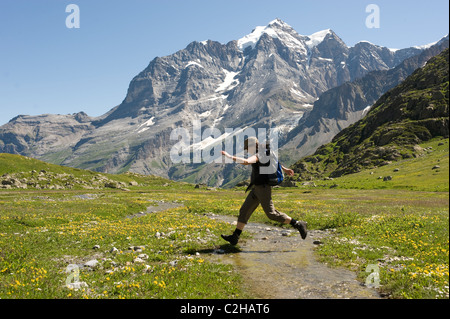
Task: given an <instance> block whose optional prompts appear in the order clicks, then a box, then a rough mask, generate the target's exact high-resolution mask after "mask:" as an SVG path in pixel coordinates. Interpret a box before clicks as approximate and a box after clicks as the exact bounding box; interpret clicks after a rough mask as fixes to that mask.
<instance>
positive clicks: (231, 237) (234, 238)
mask: <svg viewBox="0 0 450 319" xmlns="http://www.w3.org/2000/svg"><path fill="white" fill-rule="evenodd" d="M220 236H221V237H222V238H223V239H225V240H226V241H227V242H229V243H230V244H231V245H233V246H235V245H237V243H238V241H239V236H238V235H236V234H234V233H233V234H232V235H220Z"/></svg>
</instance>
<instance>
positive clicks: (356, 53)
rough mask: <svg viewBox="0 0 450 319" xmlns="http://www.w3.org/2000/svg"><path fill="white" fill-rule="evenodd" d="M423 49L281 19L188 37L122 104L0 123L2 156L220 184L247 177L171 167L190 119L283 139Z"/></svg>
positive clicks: (211, 168) (138, 80) (136, 82)
mask: <svg viewBox="0 0 450 319" xmlns="http://www.w3.org/2000/svg"><path fill="white" fill-rule="evenodd" d="M422 51H423V49H419V48H408V49H403V50H390V49H387V48H382V47H379V46H376V45H373V44H370V43H368V42H362V43H359V44H357V45H355V46H354V47H348V46H347V45H346V44H345V43H344V42H343V41H342V40H341V39H340V38H339V37H338V36H337V35H336V34H335V33H334V32H333V31H332V30H324V31H320V32H317V33H315V34H312V35H310V36H305V35H300V34H298V33H297V32H296V31H295V30H294V29H293V28H292V27H290V26H289V25H287V24H286V23H284V22H283V21H281V20H279V19H277V20H274V21H272V22H271V23H270V24H269V25H267V26H265V27H257V28H256V29H255V30H253V32H252V33H251V34H249V35H247V36H245V37H243V38H241V39H239V40H237V41H231V42H229V43H227V44H221V43H218V42H215V41H210V40H208V41H204V42H192V43H191V44H189V45H188V46H187V47H186V48H185V49H183V50H180V51H178V52H176V53H174V54H173V55H170V56H166V57H157V58H155V59H154V60H152V61H151V62H150V64H149V66H148V67H147V68H146V69H145V70H143V71H142V72H141V73H140V74H138V75H137V76H136V77H135V78H134V79H133V80H132V81H131V83H130V86H129V89H128V93H127V96H126V97H125V99H124V101H123V102H122V103H121V104H120V105H118V106H116V107H115V108H113V109H112V110H111V111H109V112H108V113H107V114H105V115H103V116H101V117H98V118H90V117H88V116H87V115H86V114H84V113H78V114H74V115H42V116H19V117H16V118H15V119H13V120H11V121H10V122H9V123H7V124H6V125H3V126H2V127H0V152H9V153H17V154H21V155H27V156H31V157H35V158H38V159H42V160H46V161H49V162H51V163H55V164H62V165H67V166H72V167H79V168H84V169H91V170H96V171H101V172H109V173H117V172H123V171H132V172H137V173H142V174H155V175H160V176H164V177H170V178H173V179H181V178H187V180H189V181H191V180H190V179H193V180H192V181H196V182H209V183H210V184H211V185H213V186H220V185H224V184H227V183H229V182H235V181H238V180H239V179H240V178H244V177H242V176H241V175H245V174H241V173H242V171H240V170H239V169H235V168H233V169H230V168H229V167H227V166H224V165H220V164H216V165H201V164H200V165H198V164H195V165H187V164H180V165H174V163H173V162H172V161H171V159H170V156H169V151H170V149H171V147H172V146H173V145H174V143H175V142H174V141H171V140H170V134H171V132H172V131H173V129H175V128H180V127H184V128H187V129H192V121H193V120H199V121H201V125H202V127H203V128H206V127H214V128H217V129H218V130H220V131H221V132H222V133H223V132H224V130H225V128H232V129H237V128H247V127H253V128H274V129H276V130H277V131H278V132H279V134H280V138H281V140H282V141H283V139H284V141H286V137H287V136H288V134H289V132H291V131H292V130H293V129H295V128H297V130H298V124H299V121H300V120H301V119H302V118H303V117H304V116H305V115H306V114H310V113H311V110H312V107H313V104H314V102H315V101H316V100H317V99H318V98H319V97H320V96H322V94H323V93H324V92H326V91H328V90H330V89H332V88H335V87H339V86H341V85H342V84H344V83H346V82H348V81H354V80H356V79H358V78H361V77H363V76H365V75H366V74H368V73H369V72H371V71H375V70H381V71H382V70H389V69H391V68H393V67H395V66H397V65H398V64H399V63H400V62H402V61H403V60H404V59H405V58H408V57H411V56H413V55H417V54H419V53H420V52H422ZM350 94H353V95H355V94H354V93H352V92H350ZM325 104H326V105H327V106H328V103H325ZM316 108H322V105H320V104H318V106H317V107H314V109H315V110H316ZM359 111H360V110H358V112H359ZM336 112H340V111H336ZM346 114H347V115H346V116H350V117H352V116H353V115H352V114H351V112H346ZM355 119H356V118H355ZM302 123H303V122H302ZM319 131H320V130H319ZM298 145H299V144H297V145H295V147H296V146H298ZM317 146H319V145H317ZM197 147H200V148H202V147H204V144H199V145H197ZM290 147H292V146H290V145H288V144H287V147H284V150H285V151H286V152H285V153H288V150H289V148H290ZM310 149H311V148H310Z"/></svg>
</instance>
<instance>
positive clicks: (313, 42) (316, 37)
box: [306, 29, 332, 49]
mask: <svg viewBox="0 0 450 319" xmlns="http://www.w3.org/2000/svg"><path fill="white" fill-rule="evenodd" d="M331 33H332V31H331V29H326V30H322V31H319V32H316V33H313V34H311V35H309V36H308V38H309V40H307V41H306V45H307V46H308V48H310V49H311V48H314V47H316V46H317V45H319V44H320V43H322V42H323V40H324V39H325V37H326V36H327V35H328V34H331Z"/></svg>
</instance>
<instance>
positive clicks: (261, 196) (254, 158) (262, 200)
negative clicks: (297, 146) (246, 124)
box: [222, 137, 307, 245]
mask: <svg viewBox="0 0 450 319" xmlns="http://www.w3.org/2000/svg"><path fill="white" fill-rule="evenodd" d="M258 146H259V143H258V139H257V138H256V137H249V138H248V139H246V140H245V141H244V150H246V151H247V153H248V154H254V155H251V156H250V157H249V158H247V159H244V158H240V157H236V156H232V155H230V154H228V153H227V152H225V151H222V155H224V156H225V157H228V158H231V159H232V160H233V161H235V162H236V163H240V164H243V165H252V175H251V180H250V185H252V186H253V187H252V189H251V191H250V193H249V194H248V196H247V198H246V199H245V202H244V204H242V207H241V209H240V211H239V217H238V222H237V225H236V230H235V231H234V233H233V234H232V235H222V238H223V239H225V240H226V241H228V242H229V243H230V244H231V245H236V244H237V243H238V241H239V236H240V235H241V233H242V230H243V229H244V227H245V225H247V222H248V220H249V219H250V216H251V215H252V213H253V212H254V211H255V210H256V208H257V207H258V205H259V204H261V206H262V208H263V210H264V212H265V213H266V215H267V217H269V218H270V219H271V220H274V221H277V222H280V223H283V224H290V225H292V227H294V228H295V229H297V230H298V231H299V232H300V235H301V237H302V238H303V239H305V238H306V235H307V230H306V222H304V221H296V220H295V219H293V218H291V217H289V216H288V215H286V214H284V213H282V212H279V211H278V210H276V209H275V207H274V205H273V201H272V187H271V186H269V185H268V183H267V178H266V176H264V174H260V167H261V166H263V165H264V164H262V163H261V162H260V158H259V154H258ZM282 169H283V171H284V172H285V173H286V174H287V175H289V176H293V175H294V171H293V170H291V169H288V168H285V167H284V166H282Z"/></svg>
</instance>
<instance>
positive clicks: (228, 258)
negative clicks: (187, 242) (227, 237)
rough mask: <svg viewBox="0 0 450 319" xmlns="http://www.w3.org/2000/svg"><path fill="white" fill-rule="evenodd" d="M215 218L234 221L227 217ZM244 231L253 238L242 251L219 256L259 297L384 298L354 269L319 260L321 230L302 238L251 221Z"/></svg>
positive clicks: (243, 243)
mask: <svg viewBox="0 0 450 319" xmlns="http://www.w3.org/2000/svg"><path fill="white" fill-rule="evenodd" d="M212 218H215V219H220V220H222V221H226V222H229V223H230V224H231V223H232V222H233V218H230V217H228V216H212ZM230 229H232V227H230ZM244 231H247V232H251V233H252V236H253V238H252V239H248V240H241V242H240V243H239V248H240V249H241V252H236V253H226V254H217V255H216V258H217V260H218V261H219V262H222V263H230V264H233V265H234V266H236V268H237V269H238V271H239V272H240V273H241V274H242V276H243V278H244V282H243V286H244V288H245V289H246V290H248V291H249V292H250V293H251V295H253V296H254V297H256V298H263V299H272V298H274V299H299V298H300V299H331V298H332V299H343V298H350V299H367V298H370V299H376V298H381V297H380V296H379V294H378V292H377V291H376V290H375V289H373V288H368V287H366V286H364V285H363V284H362V283H361V282H360V281H358V280H357V279H356V274H355V273H353V272H352V271H349V270H347V269H343V268H331V267H329V266H327V265H326V264H324V263H321V262H319V261H317V260H316V257H315V256H314V246H315V245H314V244H313V241H314V240H317V239H318V236H319V232H314V231H310V232H309V233H308V237H307V238H306V239H305V240H302V239H301V237H300V234H299V233H298V231H296V230H295V231H294V230H292V231H286V230H285V229H282V228H279V227H273V226H271V227H268V226H265V225H263V224H255V223H249V224H248V225H247V227H246V228H245V230H244ZM283 233H284V234H283ZM286 235H287V236H286Z"/></svg>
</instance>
